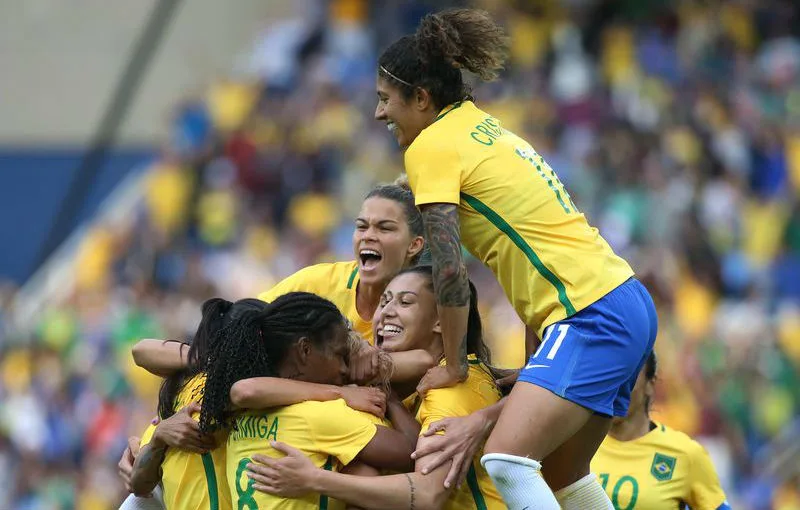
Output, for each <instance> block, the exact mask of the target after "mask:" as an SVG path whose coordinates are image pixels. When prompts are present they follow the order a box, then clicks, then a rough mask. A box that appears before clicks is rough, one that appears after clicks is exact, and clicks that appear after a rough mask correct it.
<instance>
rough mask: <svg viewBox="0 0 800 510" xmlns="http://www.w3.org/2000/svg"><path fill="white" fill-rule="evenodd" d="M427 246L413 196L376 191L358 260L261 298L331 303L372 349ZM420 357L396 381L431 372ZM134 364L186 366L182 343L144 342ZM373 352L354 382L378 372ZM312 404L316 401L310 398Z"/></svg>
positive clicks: (366, 207) (358, 231)
mask: <svg viewBox="0 0 800 510" xmlns="http://www.w3.org/2000/svg"><path fill="white" fill-rule="evenodd" d="M423 245H424V241H423V237H422V216H421V215H420V213H419V210H418V209H417V208H416V207H415V205H414V197H413V195H412V194H411V191H410V190H409V189H408V188H407V187H405V186H403V185H401V184H387V185H382V186H378V187H376V188H375V189H373V190H372V191H371V192H370V193H369V194H368V195H367V197H366V198H365V199H364V203H363V205H362V206H361V212H360V213H359V215H358V217H357V218H356V221H355V229H354V231H353V252H354V254H355V257H356V260H353V261H350V262H336V263H329V264H317V265H314V266H310V267H307V268H305V269H302V270H300V271H298V272H297V273H295V274H293V275H291V276H289V277H288V278H286V279H285V280H283V281H281V282H280V283H278V284H277V285H276V286H275V287H273V288H272V289H270V290H269V291H267V292H264V293H262V294H261V295H259V296H258V297H259V299H262V300H264V301H272V300H274V299H275V298H276V297H277V296H280V295H282V294H286V293H288V292H311V293H314V294H317V295H319V296H324V297H325V298H327V299H329V300H330V301H332V302H333V303H334V304H335V305H336V306H338V307H339V309H340V310H341V311H342V313H343V314H344V316H345V317H347V319H348V320H349V321H350V323H351V324H352V326H353V329H355V330H356V331H357V332H358V333H360V334H361V336H362V337H363V338H364V339H365V340H367V341H368V342H369V343H370V344H372V343H373V339H372V328H371V323H370V321H371V319H372V315H373V313H374V312H375V309H376V308H377V306H378V301H379V300H380V296H381V294H382V293H383V289H384V288H385V287H386V284H387V283H389V281H390V280H391V279H392V278H393V277H394V276H395V275H396V274H397V273H398V272H399V271H400V270H401V269H402V268H404V267H408V266H409V265H412V264H414V263H415V262H416V260H417V259H418V257H419V255H420V253H421V252H422V248H423ZM416 354H418V353H404V354H403V355H401V356H397V357H395V359H394V360H393V361H394V366H395V373H394V374H393V378H394V379H395V380H404V379H409V378H412V379H413V378H415V377H418V375H419V374H420V373H424V372H425V370H427V369H428V368H429V367H428V366H425V365H421V364H420V363H419V360H418V358H417V356H416ZM133 357H134V360H135V361H136V364H137V365H139V366H141V367H143V368H145V369H146V370H148V371H150V372H152V373H154V374H156V375H160V376H164V375H167V374H169V373H170V372H171V371H173V370H176V369H179V368H180V367H182V366H183V365H184V364H185V359H184V358H183V356H182V348H181V346H180V344H179V343H175V342H170V343H164V342H162V341H160V340H142V341H140V342H139V343H137V344H136V345H135V346H134V348H133ZM378 361H379V359H378V355H377V352H376V351H375V350H370V349H364V350H363V352H361V353H360V356H359V360H355V362H354V363H353V364H352V365H353V366H352V367H351V368H352V373H351V380H353V381H354V382H364V381H368V380H370V379H371V378H373V377H374V376H375V375H376V374H377V372H378V364H379V363H378ZM312 398H313V397H312Z"/></svg>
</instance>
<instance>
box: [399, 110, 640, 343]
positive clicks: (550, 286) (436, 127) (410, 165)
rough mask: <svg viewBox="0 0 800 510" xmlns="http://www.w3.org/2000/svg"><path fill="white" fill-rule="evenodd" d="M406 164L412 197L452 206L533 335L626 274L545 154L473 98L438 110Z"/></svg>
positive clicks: (468, 243) (466, 238) (464, 234)
mask: <svg viewBox="0 0 800 510" xmlns="http://www.w3.org/2000/svg"><path fill="white" fill-rule="evenodd" d="M405 167H406V173H407V174H408V180H409V183H410V185H411V189H412V191H413V192H414V196H415V199H416V203H417V205H420V206H421V205H425V204H433V203H446V204H456V205H458V210H459V216H460V223H461V241H462V243H463V244H464V246H465V247H466V248H467V249H468V250H469V251H470V253H472V254H473V255H474V256H475V257H476V258H478V259H479V260H481V261H482V262H483V263H484V264H486V266H488V267H489V269H491V270H492V271H493V272H494V274H495V276H496V277H497V280H498V281H499V282H500V284H501V285H502V286H503V289H504V291H505V293H506V296H508V299H509V300H510V301H511V304H512V305H513V306H514V308H515V309H516V310H517V313H518V314H519V315H520V317H521V318H522V319H523V321H524V322H525V323H526V324H528V325H529V326H531V327H533V328H534V329H535V330H537V332H538V334H539V337H540V338H541V337H542V332H543V330H544V328H545V327H547V326H549V325H550V324H552V323H553V322H556V321H559V320H562V319H564V318H566V317H569V316H571V315H573V314H574V313H576V312H578V311H580V310H581V309H583V308H585V307H587V306H589V305H591V304H592V303H594V302H595V301H597V300H598V299H600V298H602V297H603V296H605V295H606V294H607V293H609V292H610V291H611V290H613V289H614V288H616V287H617V286H619V285H620V284H622V283H623V282H625V280H627V279H628V278H630V277H631V276H632V275H633V270H632V269H631V267H630V266H629V265H628V263H627V262H625V261H624V260H623V259H621V258H620V257H618V256H617V255H615V254H614V252H613V251H612V249H611V247H610V246H609V245H608V243H606V241H605V240H604V239H603V238H602V237H601V236H600V234H599V232H598V231H597V229H595V228H593V227H591V226H590V225H589V223H588V222H587V221H586V217H585V216H584V215H583V214H582V213H581V212H580V211H578V209H577V208H576V207H575V204H573V203H572V200H571V199H570V197H569V194H568V193H567V191H566V190H565V189H564V186H563V185H562V184H561V182H560V181H559V180H558V177H557V176H556V174H555V172H554V171H553V170H552V169H551V168H550V166H548V164H547V163H546V162H545V161H544V159H542V157H541V156H540V155H539V154H537V153H536V151H534V149H533V148H532V147H531V146H530V145H529V144H528V143H527V142H526V141H525V140H523V139H521V138H519V137H518V136H516V135H514V134H513V133H511V132H509V131H507V130H505V129H503V128H502V126H501V125H500V121H499V120H497V119H495V118H494V117H492V116H491V115H489V114H488V113H485V112H483V111H481V110H479V109H478V108H476V107H475V105H474V104H473V103H472V102H471V101H465V102H463V103H457V104H455V105H451V106H450V107H448V108H446V109H444V110H443V111H442V113H441V114H440V115H439V117H438V119H437V120H436V121H435V122H434V123H433V124H431V125H430V126H428V127H427V128H425V129H424V130H423V131H422V133H420V134H419V136H417V138H416V139H415V140H414V142H413V143H412V144H411V146H410V147H409V148H408V149H407V150H406V153H405Z"/></svg>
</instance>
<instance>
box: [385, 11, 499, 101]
mask: <svg viewBox="0 0 800 510" xmlns="http://www.w3.org/2000/svg"><path fill="white" fill-rule="evenodd" d="M507 53H508V38H507V37H506V35H505V33H504V31H503V29H502V28H500V27H499V26H498V25H497V24H496V23H495V22H494V20H493V19H492V18H491V16H490V15H489V13H487V12H486V11H481V10H477V9H449V10H446V11H442V12H438V13H436V14H429V15H427V16H425V17H424V18H423V19H422V21H421V22H420V24H419V27H418V28H417V32H416V34H414V35H407V36H405V37H402V38H400V39H399V40H397V41H396V42H394V43H393V44H392V45H391V46H389V47H388V48H387V49H386V50H385V51H384V52H383V54H382V55H381V57H380V59H379V60H378V73H379V76H381V77H382V78H384V79H386V80H388V81H389V82H390V83H392V84H393V85H395V86H396V87H398V88H399V89H400V91H401V93H402V94H403V96H404V97H405V98H409V97H411V95H412V94H413V93H414V90H415V89H416V88H418V87H419V88H423V89H425V90H427V91H428V92H429V93H430V94H431V97H432V99H433V102H434V104H435V106H437V107H439V108H443V107H445V106H447V105H449V104H452V103H455V102H458V101H461V100H463V99H465V98H467V97H468V96H469V93H470V90H469V88H468V87H467V85H466V84H465V83H464V79H463V77H462V75H461V70H462V69H466V70H467V71H470V72H472V73H474V74H476V75H477V76H479V77H480V78H481V79H482V80H483V81H493V80H495V79H496V78H497V76H498V73H499V71H500V70H501V69H503V66H504V64H505V60H506V55H507Z"/></svg>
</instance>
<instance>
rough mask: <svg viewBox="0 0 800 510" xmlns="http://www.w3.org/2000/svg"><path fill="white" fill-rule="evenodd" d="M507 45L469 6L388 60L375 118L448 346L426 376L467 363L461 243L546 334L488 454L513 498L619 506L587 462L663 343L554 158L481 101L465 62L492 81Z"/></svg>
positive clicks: (462, 369) (525, 503)
mask: <svg viewBox="0 0 800 510" xmlns="http://www.w3.org/2000/svg"><path fill="white" fill-rule="evenodd" d="M505 49H506V37H505V35H504V33H503V31H502V29H500V28H499V27H498V26H497V25H496V24H495V22H494V21H493V20H492V19H491V18H490V17H489V15H488V14H487V13H485V12H482V11H476V10H471V9H458V10H450V11H444V12H441V13H438V14H433V15H429V16H426V17H425V18H424V19H423V20H422V22H421V23H420V26H419V28H418V30H417V32H416V34H415V35H410V36H405V37H403V38H401V39H400V40H398V41H396V42H395V43H394V44H392V45H391V46H390V47H389V48H388V49H387V50H386V51H385V52H384V53H383V54H382V55H381V57H380V60H379V67H378V79H377V93H378V106H377V109H376V111H375V118H376V119H377V120H379V121H382V122H385V123H386V125H387V127H388V128H389V130H390V131H391V132H392V134H393V135H394V136H395V138H396V139H397V141H398V142H399V144H400V145H401V146H402V147H403V148H404V149H405V168H406V172H407V174H408V178H409V181H410V184H411V188H412V190H413V192H414V195H415V198H416V203H417V205H418V206H419V207H420V208H421V210H422V214H423V217H424V223H425V230H426V242H427V243H429V246H430V250H431V254H432V259H433V267H434V285H435V289H436V298H437V305H438V307H439V316H440V320H441V327H442V335H443V343H444V350H445V355H446V359H447V363H446V365H444V366H440V367H435V368H433V369H431V370H430V371H429V372H428V374H427V375H426V377H425V378H424V379H423V381H422V382H421V383H420V388H419V389H420V390H421V391H422V392H424V391H426V390H427V389H430V388H436V387H444V386H450V385H453V384H455V383H457V382H458V381H460V380H463V379H464V378H465V377H466V374H467V363H466V351H465V342H464V336H465V333H466V330H467V314H468V309H469V308H468V304H469V287H468V280H467V272H466V268H465V266H464V263H463V261H462V257H461V243H463V244H464V246H465V247H466V248H467V249H469V250H470V252H472V253H473V254H474V255H475V256H476V257H477V258H478V259H480V260H481V261H483V263H484V264H486V265H487V266H488V267H489V268H490V269H491V270H492V271H493V272H494V274H495V275H496V277H497V279H498V280H499V282H500V283H501V285H502V286H503V288H504V290H505V293H506V295H507V296H508V298H509V300H510V301H511V303H512V304H513V305H514V307H515V309H516V310H517V313H518V314H519V315H520V317H521V318H522V319H523V321H524V322H525V324H526V325H527V327H528V328H529V330H530V331H531V332H533V333H535V334H536V335H538V336H539V338H541V339H542V340H541V343H540V345H539V348H538V350H537V351H536V352H535V353H534V354H533V356H531V358H530V359H529V361H528V364H527V365H526V367H525V368H524V369H523V370H522V371H521V373H520V375H519V379H518V382H517V384H516V385H515V386H514V389H513V391H512V392H511V395H510V397H509V399H508V400H509V404H508V405H506V406H505V407H504V409H503V411H502V413H501V416H500V418H499V420H498V422H497V424H496V426H495V428H494V430H493V432H492V434H491V436H490V437H489V440H488V442H487V443H486V447H485V449H484V451H485V452H486V455H484V457H483V459H482V463H483V464H484V466H485V467H486V469H487V471H488V472H489V474H490V476H491V477H492V479H493V480H494V482H495V484H496V485H497V488H498V490H499V491H500V493H501V494H502V496H503V499H504V500H505V502H506V504H507V505H508V507H509V508H511V509H512V510H519V509H523V508H527V509H529V510H535V509H546V510H549V509H557V508H561V507H563V508H566V509H572V508H575V509H578V508H580V509H586V508H592V509H599V508H613V507H612V506H611V503H610V501H609V500H608V498H607V497H606V495H605V493H604V491H603V489H602V487H601V486H600V485H599V484H598V482H597V480H596V479H595V478H594V477H593V476H591V475H590V472H589V462H590V461H591V459H592V456H593V455H594V453H595V451H596V450H597V447H598V446H599V445H600V443H601V442H602V440H603V438H604V437H605V435H606V432H607V431H608V429H609V426H610V422H611V417H612V416H624V415H625V413H626V411H627V408H628V403H629V399H630V391H631V388H632V387H633V385H634V383H635V382H636V377H637V375H638V374H639V370H640V368H641V367H642V365H643V364H644V362H645V360H646V359H647V356H648V354H649V353H650V351H651V350H652V347H653V343H654V341H655V337H656V329H657V319H656V311H655V307H654V305H653V302H652V299H651V298H650V295H649V294H648V292H647V290H646V289H645V288H644V286H643V285H642V284H641V283H639V281H638V280H636V279H635V278H634V277H633V271H632V269H631V268H630V266H629V265H628V264H627V262H625V260H623V259H622V258H620V257H619V256H617V255H615V254H614V252H613V251H612V249H611V248H610V247H609V245H608V244H607V243H606V241H605V240H604V239H603V238H602V237H601V236H600V234H599V233H598V231H597V230H596V229H595V228H592V227H591V226H590V225H589V224H588V222H587V220H586V218H585V216H584V215H583V214H582V213H581V212H580V211H579V210H578V208H577V207H576V206H575V204H574V203H573V202H572V200H571V199H570V196H569V194H568V193H567V191H566V190H565V189H564V186H563V185H562V184H561V182H560V181H559V179H558V176H557V175H556V173H555V172H554V171H553V170H552V169H551V168H550V166H548V164H547V163H546V162H545V161H544V159H543V158H542V157H541V156H540V155H539V154H538V153H537V152H536V151H535V150H534V149H533V148H532V147H531V146H530V144H528V143H527V142H526V141H525V140H523V139H522V138H520V137H518V136H516V135H514V134H513V133H511V132H509V131H508V130H506V129H504V128H503V126H502V123H501V122H500V121H499V120H498V119H496V118H495V117H493V116H492V115H490V114H488V113H486V112H483V111H481V110H480V109H478V108H477V107H476V106H475V104H474V103H473V101H472V98H471V97H470V96H469V93H468V90H467V87H466V86H465V84H464V81H463V78H462V74H461V71H462V69H466V70H467V71H471V72H472V73H475V74H476V75H478V76H479V77H480V78H481V79H483V80H486V81H489V80H493V79H495V78H496V77H497V74H498V71H499V70H500V69H501V68H502V66H503V64H504V56H505ZM554 492H555V494H554ZM559 505H560V506H559Z"/></svg>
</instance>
